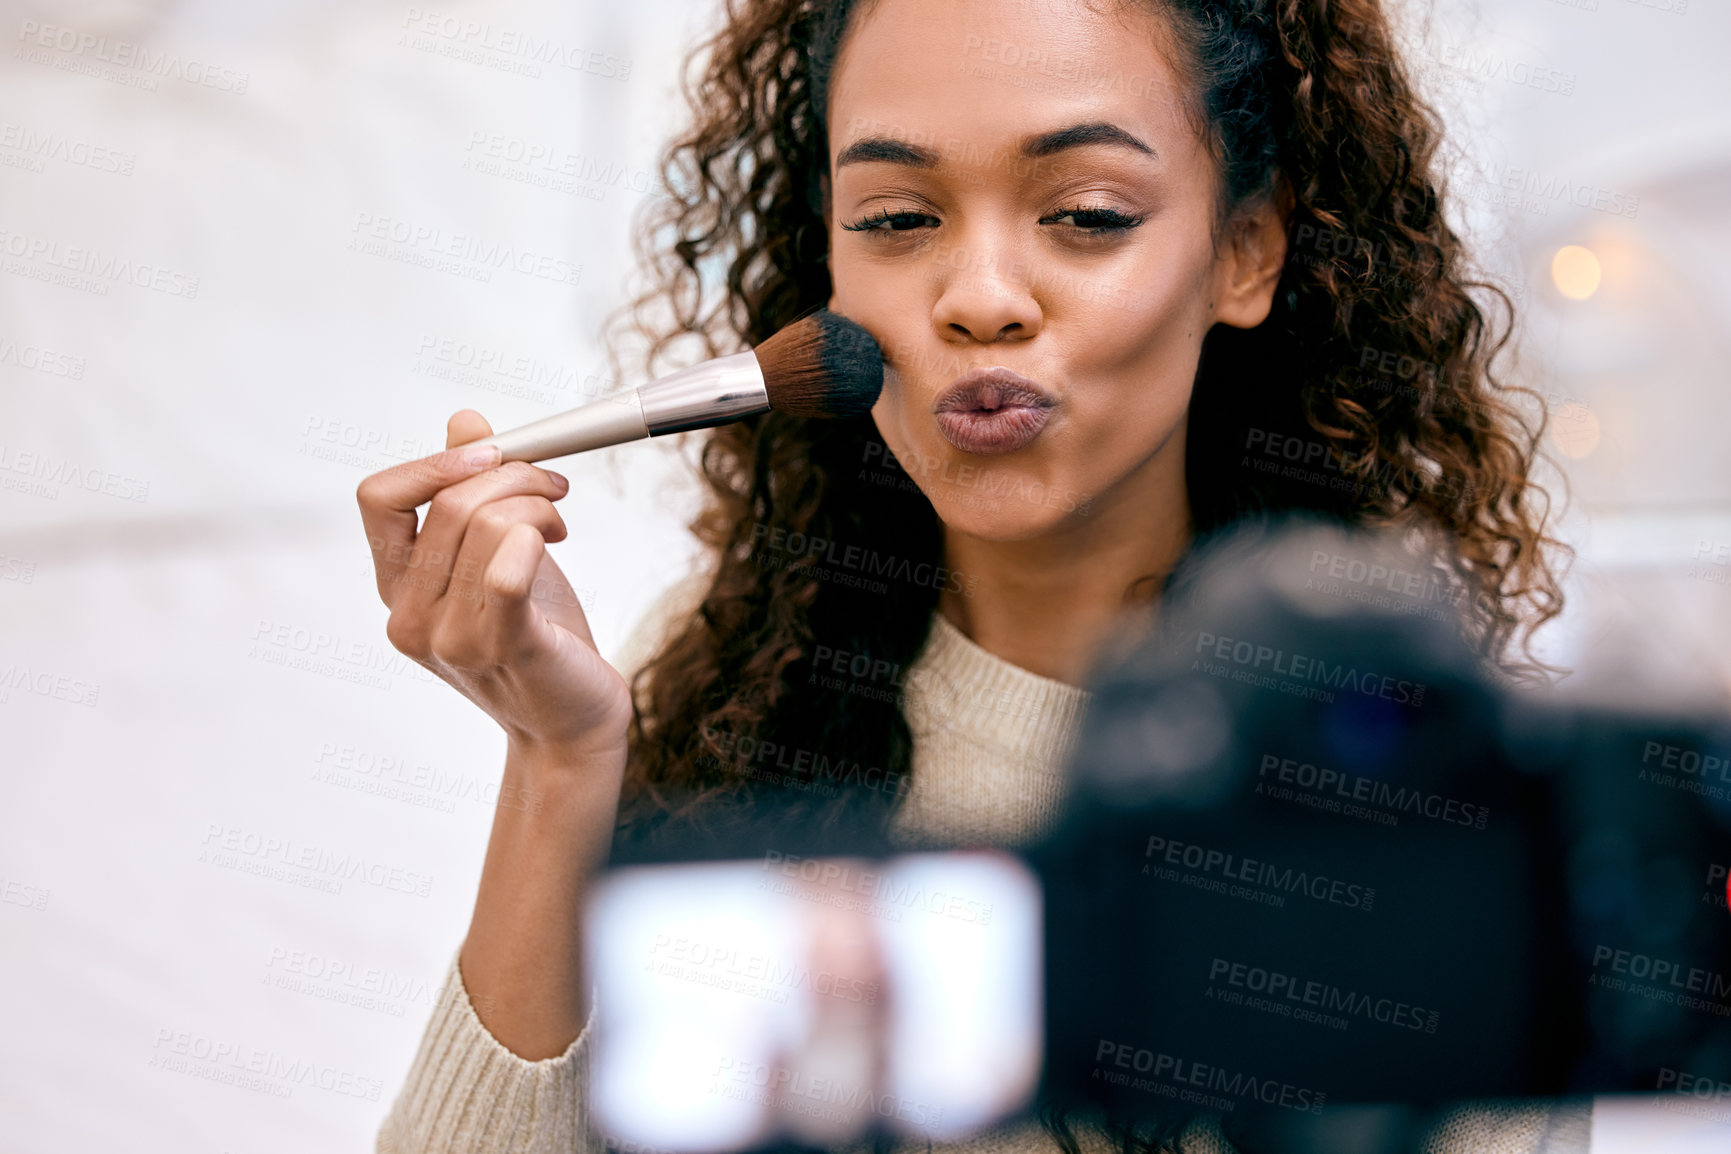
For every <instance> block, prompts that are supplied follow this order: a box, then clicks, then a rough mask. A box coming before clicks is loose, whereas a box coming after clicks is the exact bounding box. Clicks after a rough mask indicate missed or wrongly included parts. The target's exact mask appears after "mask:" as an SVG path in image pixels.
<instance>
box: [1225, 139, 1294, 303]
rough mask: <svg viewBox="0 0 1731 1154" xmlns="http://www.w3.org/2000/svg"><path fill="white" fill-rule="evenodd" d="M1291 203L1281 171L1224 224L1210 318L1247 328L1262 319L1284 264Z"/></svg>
mask: <svg viewBox="0 0 1731 1154" xmlns="http://www.w3.org/2000/svg"><path fill="white" fill-rule="evenodd" d="M1292 204H1293V196H1292V187H1291V186H1290V185H1289V184H1288V183H1287V182H1286V177H1285V174H1284V173H1283V174H1280V176H1279V177H1278V178H1277V179H1276V181H1275V187H1274V190H1273V192H1272V193H1271V194H1270V195H1268V196H1265V197H1263V198H1262V199H1261V200H1260V201H1258V202H1257V203H1256V204H1254V205H1253V206H1251V207H1250V208H1248V209H1246V210H1244V211H1242V212H1240V213H1238V214H1237V215H1235V216H1234V217H1233V218H1232V220H1231V222H1230V223H1229V224H1228V225H1227V228H1226V237H1225V241H1224V244H1223V247H1222V250H1221V254H1220V263H1219V265H1218V266H1217V270H1216V271H1217V275H1218V276H1219V278H1220V279H1219V281H1218V282H1217V287H1216V289H1215V295H1214V319H1215V320H1217V321H1220V322H1222V323H1223V324H1229V325H1232V326H1234V327H1235V328H1241V329H1253V328H1255V327H1256V326H1257V325H1259V324H1261V323H1262V322H1263V321H1265V320H1267V319H1268V313H1269V311H1270V310H1271V309H1272V308H1273V306H1274V286H1275V285H1276V284H1277V283H1279V281H1280V270H1281V268H1282V267H1284V266H1285V264H1286V222H1287V219H1288V217H1290V216H1291V214H1292Z"/></svg>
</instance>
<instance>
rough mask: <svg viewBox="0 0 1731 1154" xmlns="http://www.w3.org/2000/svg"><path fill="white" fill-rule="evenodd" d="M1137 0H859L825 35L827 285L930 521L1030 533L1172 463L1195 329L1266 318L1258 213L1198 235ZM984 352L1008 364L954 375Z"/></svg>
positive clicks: (1153, 39)
mask: <svg viewBox="0 0 1731 1154" xmlns="http://www.w3.org/2000/svg"><path fill="white" fill-rule="evenodd" d="M1158 19H1159V18H1158V17H1156V16H1154V15H1152V14H1150V13H1148V12H1146V11H1143V10H1142V9H1141V8H1140V7H1137V8H1134V9H1125V10H1122V11H1119V10H1117V8H1116V6H1112V5H1105V6H1102V7H1101V9H1100V10H1098V11H1096V10H1093V9H1091V8H1090V7H1088V6H1087V5H1086V4H1084V3H1082V2H1081V0H1022V2H1020V3H1004V2H992V0H878V2H877V3H875V4H873V5H871V6H870V7H869V8H867V9H866V10H865V11H864V13H863V14H861V15H856V16H855V18H854V20H855V27H854V28H852V29H851V30H850V31H849V33H848V36H847V39H846V41H845V43H844V45H843V48H842V53H841V56H840V59H839V60H838V62H837V65H836V69H835V72H834V75H833V77H832V79H831V84H830V104H829V109H828V116H829V134H830V186H829V236H830V271H831V274H832V277H833V280H834V285H835V298H834V301H833V302H832V304H833V307H834V308H835V309H836V310H837V311H839V312H841V313H843V314H844V315H846V316H848V317H851V318H853V319H854V320H856V321H858V322H859V323H861V324H862V325H864V326H865V327H866V328H867V329H869V330H870V331H871V332H872V333H873V335H875V336H876V337H877V338H878V340H879V342H880V344H882V346H883V348H884V351H885V356H886V360H887V363H888V367H889V368H888V371H887V372H886V374H885V382H884V391H883V395H882V397H881V398H880V399H879V401H878V403H877V406H876V408H874V409H873V411H872V415H873V417H874V418H875V419H876V421H877V425H878V429H879V431H880V432H881V433H882V435H883V438H884V441H885V443H886V444H888V446H889V448H890V450H891V451H892V452H893V453H894V454H895V455H896V458H897V459H898V460H899V461H900V462H901V463H902V465H903V466H904V467H905V468H906V469H907V471H908V472H909V474H910V475H911V476H912V477H913V478H914V479H915V481H916V482H917V483H918V484H919V485H920V487H921V489H922V490H923V491H924V492H925V494H926V496H927V497H928V498H930V500H931V501H932V504H933V506H934V507H935V508H936V510H937V513H938V515H939V517H940V518H941V519H942V520H943V521H944V523H945V525H946V526H947V527H948V528H949V529H951V530H954V531H960V532H963V533H967V534H971V535H974V536H977V537H982V538H988V539H995V540H1005V541H1008V540H1020V539H1026V538H1030V537H1036V536H1040V535H1043V534H1045V533H1048V532H1051V531H1053V530H1054V529H1057V528H1061V527H1063V526H1064V525H1065V524H1067V523H1074V522H1075V521H1076V519H1079V518H1087V517H1089V516H1092V515H1094V514H1095V513H1096V512H1098V511H1099V510H1100V509H1101V508H1102V507H1105V506H1110V505H1119V504H1122V503H1124V502H1123V498H1125V497H1126V496H1128V495H1130V494H1142V493H1145V492H1146V491H1147V489H1146V486H1147V485H1148V484H1150V483H1151V482H1153V481H1154V480H1155V478H1156V477H1157V476H1158V477H1166V478H1171V477H1178V478H1180V479H1181V478H1182V454H1183V429H1184V420H1185V413H1186V408H1187V405H1188V403H1189V398H1190V389H1191V383H1192V381H1193V380H1194V378H1195V374H1196V365H1197V357H1198V354H1199V351H1200V349H1201V344H1202V338H1203V336H1204V334H1205V333H1206V332H1207V331H1208V329H1209V328H1210V327H1211V326H1212V325H1213V324H1214V323H1215V322H1216V321H1225V322H1226V323H1229V324H1238V325H1244V326H1249V325H1255V324H1258V323H1260V322H1261V320H1262V319H1263V318H1264V317H1265V316H1266V315H1267V312H1268V307H1269V302H1270V299H1271V298H1272V294H1273V288H1274V280H1275V277H1276V275H1277V273H1278V266H1279V261H1280V259H1281V257H1282V256H1283V255H1284V246H1283V242H1282V240H1281V237H1282V234H1281V232H1280V229H1279V225H1278V222H1276V223H1275V224H1274V226H1273V227H1272V229H1268V228H1264V229H1263V230H1261V231H1260V232H1255V233H1252V234H1249V235H1251V238H1252V240H1251V242H1247V243H1249V248H1248V250H1247V249H1246V248H1245V245H1243V244H1239V243H1236V242H1234V241H1232V240H1231V239H1230V237H1231V236H1232V235H1233V234H1232V233H1231V232H1229V233H1228V234H1226V237H1224V238H1223V240H1222V243H1221V246H1220V252H1219V253H1217V252H1216V249H1215V245H1214V243H1213V239H1212V233H1211V227H1212V225H1213V223H1214V221H1215V217H1216V205H1217V197H1218V195H1219V194H1218V188H1219V185H1218V179H1219V178H1218V176H1217V174H1216V167H1215V164H1214V162H1213V161H1212V159H1211V158H1210V156H1209V154H1208V152H1207V150H1206V148H1205V146H1204V144H1203V142H1202V140H1201V138H1200V136H1199V135H1198V132H1197V130H1196V128H1194V127H1193V126H1192V125H1191V123H1190V122H1189V121H1188V120H1187V119H1186V117H1185V116H1184V114H1183V112H1182V105H1181V103H1180V101H1179V100H1178V99H1177V94H1178V93H1179V92H1180V88H1181V83H1182V81H1181V78H1180V76H1179V74H1178V73H1177V72H1175V71H1174V69H1173V67H1172V65H1171V64H1169V63H1168V61H1167V59H1166V56H1165V54H1164V53H1163V51H1162V49H1161V45H1162V43H1163V42H1164V39H1163V37H1162V32H1163V27H1162V25H1161V24H1160V23H1158ZM1271 246H1272V247H1277V248H1280V249H1281V251H1279V252H1270V251H1268V250H1269V249H1270V247H1271ZM1247 254H1248V255H1247ZM1270 262H1272V263H1270ZM990 368H1002V369H1008V370H1010V371H1011V373H1012V374H1016V376H1004V375H1002V374H1000V375H998V376H997V377H996V378H995V379H994V377H993V376H992V375H991V374H981V373H977V372H976V373H975V377H974V383H975V387H974V388H973V389H971V390H970V389H969V388H968V387H967V386H968V384H969V381H968V380H967V379H966V378H965V377H964V374H967V373H969V372H970V370H984V369H990ZM1018 377H1019V378H1020V379H1021V380H1025V381H1027V382H1031V383H1032V385H1033V386H1034V389H1033V390H1032V391H1030V390H1028V389H1027V388H1026V387H1025V386H1024V385H1022V384H1021V381H1020V380H1018ZM958 378H963V379H961V380H960V381H958ZM862 464H867V465H869V464H870V463H869V462H862ZM1166 483H1170V482H1166Z"/></svg>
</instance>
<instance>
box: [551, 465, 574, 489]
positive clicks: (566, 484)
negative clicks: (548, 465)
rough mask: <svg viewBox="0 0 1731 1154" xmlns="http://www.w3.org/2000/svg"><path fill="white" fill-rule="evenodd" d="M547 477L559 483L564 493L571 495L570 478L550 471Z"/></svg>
mask: <svg viewBox="0 0 1731 1154" xmlns="http://www.w3.org/2000/svg"><path fill="white" fill-rule="evenodd" d="M547 475H548V476H549V477H552V478H553V480H555V481H557V482H558V484H559V488H560V490H561V491H562V492H566V493H569V492H570V491H571V479H570V478H569V477H567V476H565V474H563V473H555V472H554V471H553V470H551V469H548V470H547Z"/></svg>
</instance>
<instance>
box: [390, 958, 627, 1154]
mask: <svg viewBox="0 0 1731 1154" xmlns="http://www.w3.org/2000/svg"><path fill="white" fill-rule="evenodd" d="M595 1011H596V1006H595V1004H594V1000H593V999H591V1000H590V1007H589V1019H588V1021H586V1022H585V1023H584V1024H583V1029H582V1031H581V1032H580V1033H579V1034H578V1035H577V1037H576V1038H575V1039H574V1040H573V1041H572V1042H571V1045H569V1046H568V1047H566V1049H565V1052H564V1053H563V1054H561V1055H559V1056H558V1057H557V1058H548V1059H546V1060H544V1061H540V1062H531V1061H528V1060H526V1059H523V1058H519V1057H518V1056H517V1055H515V1054H513V1053H511V1051H509V1050H507V1049H506V1048H505V1047H504V1046H503V1045H501V1044H500V1042H499V1040H498V1039H497V1038H495V1037H493V1035H492V1034H490V1033H489V1032H488V1031H487V1027H486V1026H484V1025H482V1024H481V1019H480V1017H479V1016H478V1015H477V1014H476V1013H475V1007H474V1004H473V1003H472V1002H471V1001H470V1000H469V991H468V989H467V988H466V987H465V986H464V985H463V973H462V968H461V967H460V966H459V965H458V963H457V961H456V959H452V961H451V970H450V976H449V978H448V979H447V980H446V982H445V987H444V990H443V992H442V994H441V996H440V998H439V999H438V1004H437V1005H436V1006H435V1007H434V1009H433V1018H432V1021H431V1022H429V1023H428V1024H427V1032H426V1033H425V1034H423V1035H422V1036H421V1046H420V1049H419V1050H417V1051H416V1053H415V1060H414V1062H413V1063H412V1064H411V1065H410V1067H409V1075H408V1079H407V1080H406V1082H405V1083H404V1085H403V1089H402V1092H401V1093H399V1094H398V1095H397V1099H396V1102H395V1103H394V1104H393V1105H392V1107H391V1112H390V1114H389V1115H387V1116H386V1118H385V1122H384V1125H383V1126H381V1127H380V1129H379V1134H378V1141H377V1143H376V1145H375V1150H376V1151H377V1154H555V1152H557V1154H601V1151H602V1150H603V1149H604V1148H605V1143H604V1140H603V1139H602V1137H601V1136H600V1135H599V1134H597V1133H596V1132H594V1131H593V1130H592V1129H591V1128H590V1127H589V1125H588V1118H589V1110H588V1101H587V1098H588V1085H589V1078H588V1073H589V1044H590V1039H591V1038H592V1037H593V1036H594V1033H595Z"/></svg>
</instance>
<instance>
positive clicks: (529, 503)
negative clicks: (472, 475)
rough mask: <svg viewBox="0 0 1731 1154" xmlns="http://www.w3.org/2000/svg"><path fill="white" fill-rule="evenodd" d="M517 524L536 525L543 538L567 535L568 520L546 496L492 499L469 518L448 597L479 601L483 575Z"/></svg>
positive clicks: (559, 538)
mask: <svg viewBox="0 0 1731 1154" xmlns="http://www.w3.org/2000/svg"><path fill="white" fill-rule="evenodd" d="M517 525H530V526H532V527H534V529H535V530H536V532H538V533H539V534H540V535H541V540H542V541H563V540H564V539H565V538H566V536H567V530H566V528H565V519H564V518H563V517H561V516H559V510H557V509H555V508H554V507H553V502H551V501H549V500H548V499H547V498H545V497H540V496H534V495H524V496H518V497H504V498H501V499H500V500H497V501H488V502H487V503H486V504H485V505H482V506H481V507H480V508H479V509H476V510H475V512H474V515H473V516H471V517H470V518H469V527H468V529H467V531H465V532H464V534H463V543H462V545H460V546H459V547H458V549H457V559H456V561H455V563H454V564H453V565H452V566H451V580H450V583H449V584H448V585H447V587H446V589H445V597H446V598H447V599H449V598H458V599H463V600H467V601H470V602H474V603H479V601H480V599H481V596H482V593H483V590H482V588H481V574H482V572H483V571H484V570H485V569H486V568H487V564H488V562H490V561H491V560H492V559H493V554H494V553H496V552H498V549H499V543H500V542H501V541H503V540H504V539H505V535H506V534H507V533H509V532H510V531H511V529H512V528H513V527H514V526H517Z"/></svg>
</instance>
